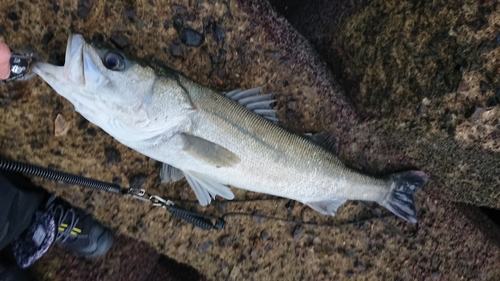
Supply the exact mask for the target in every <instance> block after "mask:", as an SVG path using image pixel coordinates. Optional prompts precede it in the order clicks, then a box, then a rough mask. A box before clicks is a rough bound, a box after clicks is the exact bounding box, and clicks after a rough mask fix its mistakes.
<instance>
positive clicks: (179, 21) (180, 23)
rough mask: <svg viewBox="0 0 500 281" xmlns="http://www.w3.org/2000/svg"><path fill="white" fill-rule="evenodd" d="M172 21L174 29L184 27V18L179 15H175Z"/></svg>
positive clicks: (178, 29)
mask: <svg viewBox="0 0 500 281" xmlns="http://www.w3.org/2000/svg"><path fill="white" fill-rule="evenodd" d="M172 21H173V22H174V28H175V30H177V31H180V30H181V29H182V28H184V18H183V17H182V16H181V15H175V16H174V18H173V19H172Z"/></svg>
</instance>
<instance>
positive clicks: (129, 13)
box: [125, 6, 136, 22]
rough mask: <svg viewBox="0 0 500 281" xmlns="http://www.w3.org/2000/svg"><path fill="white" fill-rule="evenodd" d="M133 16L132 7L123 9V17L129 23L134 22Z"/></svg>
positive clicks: (134, 12) (133, 10)
mask: <svg viewBox="0 0 500 281" xmlns="http://www.w3.org/2000/svg"><path fill="white" fill-rule="evenodd" d="M135 14H136V10H135V8H134V7H132V6H128V7H127V8H125V15H126V16H127V18H128V19H129V20H130V21H131V22H134V18H135Z"/></svg>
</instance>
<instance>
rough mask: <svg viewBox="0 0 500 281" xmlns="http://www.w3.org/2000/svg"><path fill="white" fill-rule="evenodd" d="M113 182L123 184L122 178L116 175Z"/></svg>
mask: <svg viewBox="0 0 500 281" xmlns="http://www.w3.org/2000/svg"><path fill="white" fill-rule="evenodd" d="M111 182H112V183H113V184H116V185H121V184H122V179H121V178H119V177H114V178H113V179H112V180H111Z"/></svg>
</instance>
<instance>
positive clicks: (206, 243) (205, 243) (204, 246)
mask: <svg viewBox="0 0 500 281" xmlns="http://www.w3.org/2000/svg"><path fill="white" fill-rule="evenodd" d="M213 244H214V243H212V242H211V241H208V242H204V243H201V244H200V246H199V247H200V249H201V250H203V251H206V250H208V248H210V247H211V246H212V245H213Z"/></svg>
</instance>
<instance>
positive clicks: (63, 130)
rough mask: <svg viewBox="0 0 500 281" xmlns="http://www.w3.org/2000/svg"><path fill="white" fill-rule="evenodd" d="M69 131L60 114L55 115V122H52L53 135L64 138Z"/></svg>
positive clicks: (67, 124)
mask: <svg viewBox="0 0 500 281" xmlns="http://www.w3.org/2000/svg"><path fill="white" fill-rule="evenodd" d="M68 130H69V123H68V122H66V119H64V117H63V116H62V115H61V114H57V116H56V120H54V135H55V136H56V137H61V136H65V135H66V134H67V133H68Z"/></svg>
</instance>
